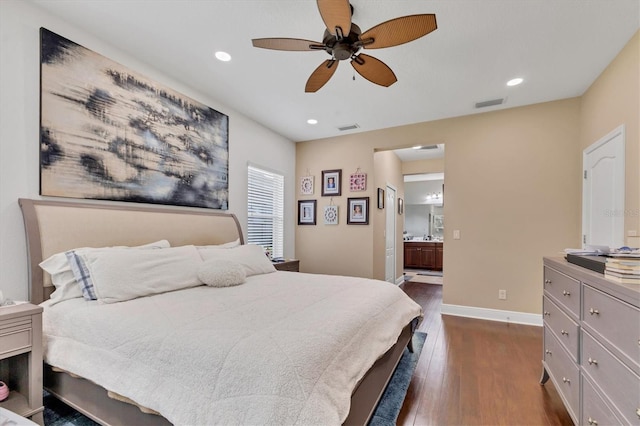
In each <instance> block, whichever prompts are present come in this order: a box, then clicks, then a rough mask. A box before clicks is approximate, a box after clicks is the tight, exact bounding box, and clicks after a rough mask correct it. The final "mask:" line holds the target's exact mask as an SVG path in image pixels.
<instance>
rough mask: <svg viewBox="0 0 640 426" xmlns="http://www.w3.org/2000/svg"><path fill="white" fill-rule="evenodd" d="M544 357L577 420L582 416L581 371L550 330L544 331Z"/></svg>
mask: <svg viewBox="0 0 640 426" xmlns="http://www.w3.org/2000/svg"><path fill="white" fill-rule="evenodd" d="M543 355H544V361H545V363H546V365H547V373H549V375H550V376H551V378H552V379H553V383H554V384H555V385H556V390H557V391H558V392H559V393H560V394H561V396H562V399H563V400H564V401H565V406H566V407H567V410H568V411H569V414H571V417H572V418H573V419H576V420H577V419H578V418H579V417H578V415H579V414H580V410H579V408H580V370H579V369H578V366H577V365H576V364H575V363H574V362H573V361H572V360H571V357H570V356H569V354H567V352H566V351H565V350H564V349H563V347H562V344H561V343H560V341H558V339H557V338H556V337H555V336H554V335H553V333H552V332H551V331H550V330H549V329H548V328H545V330H544V354H543Z"/></svg>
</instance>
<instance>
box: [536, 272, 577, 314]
mask: <svg viewBox="0 0 640 426" xmlns="http://www.w3.org/2000/svg"><path fill="white" fill-rule="evenodd" d="M544 290H545V291H546V292H547V293H548V294H549V295H550V296H551V297H553V298H554V299H555V300H556V301H557V302H558V303H560V304H561V305H562V306H564V307H565V308H567V309H568V310H569V313H570V314H572V315H573V317H574V318H576V319H578V318H580V281H578V280H575V279H573V278H571V277H569V276H567V275H565V274H563V273H562V272H558V271H556V270H555V269H552V268H549V267H547V266H545V267H544Z"/></svg>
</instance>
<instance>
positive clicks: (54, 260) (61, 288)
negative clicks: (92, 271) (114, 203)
mask: <svg viewBox="0 0 640 426" xmlns="http://www.w3.org/2000/svg"><path fill="white" fill-rule="evenodd" d="M167 247H171V244H169V241H167V240H160V241H155V242H153V243H149V244H144V245H141V246H136V247H127V246H117V247H82V248H77V249H73V250H69V251H68V252H61V253H56V254H54V255H53V256H51V257H49V258H47V259H46V260H43V261H42V262H41V263H40V267H41V268H42V269H43V270H45V271H46V272H48V273H49V274H50V275H51V282H52V283H53V285H54V287H55V288H56V290H55V291H54V292H53V293H52V294H51V297H50V299H51V301H52V305H53V304H56V303H59V302H62V301H64V300H67V299H74V298H76V297H83V291H82V289H81V287H80V285H78V279H77V278H76V275H74V272H73V270H72V269H71V264H70V263H69V259H68V255H67V253H73V252H76V253H79V254H82V253H85V252H89V251H94V250H110V249H113V248H133V249H155V248H167ZM78 268H82V265H79V264H78Z"/></svg>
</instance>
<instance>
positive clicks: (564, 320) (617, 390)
mask: <svg viewBox="0 0 640 426" xmlns="http://www.w3.org/2000/svg"><path fill="white" fill-rule="evenodd" d="M543 319H544V344H543V351H542V365H543V372H542V379H541V383H542V384H544V383H545V382H546V381H547V380H548V379H549V378H551V380H552V381H553V384H554V385H555V387H556V389H557V390H558V392H559V394H560V396H561V397H562V400H563V401H564V405H565V407H566V408H567V411H568V412H569V414H570V416H571V418H572V419H573V421H574V422H575V423H576V424H582V425H591V426H596V425H600V426H603V425H618V424H633V425H640V285H634V284H618V283H615V282H612V281H609V280H606V279H605V278H604V276H603V275H602V274H598V273H596V272H592V271H590V270H588V269H585V268H582V267H579V266H576V265H573V264H570V263H568V262H567V261H566V260H564V259H563V258H561V257H558V258H548V257H545V258H544V298H543Z"/></svg>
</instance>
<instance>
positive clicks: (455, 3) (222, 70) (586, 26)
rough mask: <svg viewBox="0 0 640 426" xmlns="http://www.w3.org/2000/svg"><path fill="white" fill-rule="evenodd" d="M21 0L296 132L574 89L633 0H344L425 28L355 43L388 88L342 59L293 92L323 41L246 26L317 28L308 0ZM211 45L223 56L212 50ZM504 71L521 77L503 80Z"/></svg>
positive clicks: (626, 26)
mask: <svg viewBox="0 0 640 426" xmlns="http://www.w3.org/2000/svg"><path fill="white" fill-rule="evenodd" d="M0 1H1V0H0ZM32 2H33V3H34V4H37V5H39V6H41V7H42V8H44V9H46V10H47V11H49V12H50V13H52V14H54V15H58V16H59V17H61V18H62V19H64V20H66V21H68V22H69V23H71V24H72V25H74V26H76V27H79V28H80V29H82V30H84V31H86V32H88V33H90V34H92V35H94V36H95V37H97V38H99V39H101V40H104V41H105V42H107V43H110V44H111V45H113V46H114V47H117V48H118V49H120V50H122V51H124V52H125V53H127V54H129V55H131V56H133V57H136V58H137V59H138V60H140V61H142V62H144V63H147V64H149V65H150V66H152V67H154V68H156V69H158V70H160V71H161V72H163V73H165V74H167V75H169V76H170V77H172V78H174V79H176V80H178V81H181V82H183V83H185V84H187V85H189V86H190V87H193V88H194V89H196V90H197V91H198V92H201V93H203V94H205V95H207V96H208V97H209V96H210V97H211V98H212V99H215V100H216V101H218V102H220V103H222V104H224V105H227V106H228V107H230V108H233V109H235V110H237V111H240V112H242V113H243V114H245V115H246V116H248V117H250V118H252V119H253V120H255V121H257V122H259V123H261V124H262V125H264V126H266V127H268V128H270V129H272V130H274V131H275V132H277V133H279V134H281V135H283V136H285V137H287V138H289V139H291V140H293V141H296V142H297V141H303V140H311V139H318V138H324V137H332V136H336V135H342V134H348V133H354V132H362V131H370V130H375V129H380V128H386V127H393V126H400V125H405V124H410V123H417V122H424V121H430V120H436V119H441V118H447V117H454V116H460V115H467V114H474V113H477V112H484V111H491V110H496V109H502V108H511V107H516V106H522V105H527V104H533V103H539V102H545V101H551V100H556V99H563V98H569V97H574V96H579V95H581V94H582V93H584V91H585V90H586V89H587V88H588V87H589V86H590V84H591V83H592V82H593V81H594V79H595V78H596V77H597V76H598V75H599V74H600V73H601V72H602V71H603V70H604V68H605V67H606V66H607V64H609V63H610V62H611V60H612V59H613V58H614V57H615V56H616V54H617V53H618V52H619V51H620V50H621V49H622V48H623V47H624V45H625V44H626V42H627V41H628V40H629V39H630V38H631V36H632V35H633V34H634V33H635V32H636V31H637V29H638V28H639V27H640V1H638V0H482V1H481V0H429V1H427V0H421V1H417V0H413V1H409V0H351V3H352V4H353V6H354V8H355V12H354V15H353V21H354V22H355V23H357V24H358V25H359V26H360V28H361V29H362V30H363V31H365V30H367V29H369V28H371V27H372V26H374V25H377V24H379V23H381V22H383V21H386V20H389V19H392V18H395V17H399V16H403V15H410V14H418V13H435V14H436V17H437V22H438V29H437V30H436V31H434V32H433V33H431V34H429V35H427V36H426V37H423V38H420V39H418V40H416V41H413V42H410V43H407V44H404V45H401V46H396V47H391V48H386V49H376V50H369V51H366V52H365V53H367V54H370V55H372V56H375V57H376V58H378V59H380V60H382V61H384V62H385V63H386V64H387V65H388V66H389V67H391V68H392V69H393V71H394V72H395V74H396V76H397V78H398V82H397V83H395V84H394V85H392V86H391V87H389V88H384V87H380V86H376V85H374V84H372V83H370V82H368V81H366V80H364V79H363V78H362V77H360V76H359V75H358V74H356V75H355V81H354V80H353V76H354V71H353V68H352V67H351V66H350V64H349V63H348V61H342V62H341V63H340V66H339V68H338V70H337V72H336V73H335V75H334V76H333V78H332V79H331V80H330V81H329V82H328V83H327V84H326V85H325V86H324V87H323V88H322V89H320V91H318V92H317V93H305V92H304V86H305V83H306V80H307V78H308V76H309V75H310V74H311V72H313V70H314V69H315V68H316V67H317V66H318V65H320V63H321V62H322V61H324V60H325V59H328V58H329V57H328V56H327V54H326V53H324V52H322V51H317V52H282V51H274V50H266V49H257V48H254V47H253V46H252V45H251V39H252V38H262V37H293V38H303V39H310V40H316V41H321V39H322V34H323V31H324V24H323V22H322V19H321V18H320V15H319V13H318V10H317V7H316V2H315V1H313V0H268V1H266V0H199V1H196V0H164V1H153V2H152V1H148V0H91V1H86V0H56V1H52V0H32ZM50 29H52V28H50ZM52 30H55V29H52ZM60 35H62V36H68V35H66V34H60ZM85 47H88V48H91V46H85ZM217 50H224V51H226V52H228V53H230V54H231V55H232V57H233V59H232V60H231V62H227V63H223V62H220V61H218V60H216V59H214V56H213V55H214V52H215V51H217ZM98 53H101V52H98ZM513 77H523V78H524V79H525V81H524V83H523V84H521V85H520V86H516V87H507V86H506V84H505V83H506V82H507V80H509V79H511V78H513ZM502 97H506V102H505V104H504V105H501V106H494V107H488V108H484V109H481V110H477V109H475V108H474V105H475V103H476V102H479V101H485V100H489V99H495V98H502ZM222 112H225V111H222ZM309 118H315V119H317V120H318V121H319V123H318V124H316V125H309V124H307V123H306V120H307V119H309ZM354 123H357V124H358V125H359V128H358V129H356V130H351V131H346V132H340V131H338V130H337V127H341V126H345V125H350V124H354Z"/></svg>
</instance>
